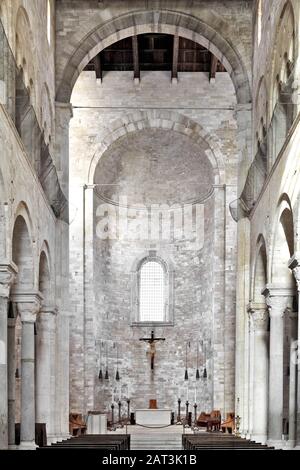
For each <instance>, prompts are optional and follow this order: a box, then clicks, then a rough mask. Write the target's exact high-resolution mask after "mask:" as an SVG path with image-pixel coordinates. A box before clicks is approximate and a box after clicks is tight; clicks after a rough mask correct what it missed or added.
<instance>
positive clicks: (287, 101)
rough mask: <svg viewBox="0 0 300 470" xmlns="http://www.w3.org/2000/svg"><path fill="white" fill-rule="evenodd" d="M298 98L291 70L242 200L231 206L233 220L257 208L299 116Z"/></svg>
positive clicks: (253, 165)
mask: <svg viewBox="0 0 300 470" xmlns="http://www.w3.org/2000/svg"><path fill="white" fill-rule="evenodd" d="M297 98H298V97H297V81H296V80H295V71H294V70H292V71H291V73H290V76H289V78H288V80H287V82H286V83H285V84H284V85H283V86H282V89H281V91H280V94H279V97H278V101H277V103H276V106H275V107H274V111H273V115H272V119H271V122H270V125H269V128H268V130H267V132H266V135H265V136H264V138H263V140H261V141H260V142H259V144H258V148H257V152H256V154H255V157H254V159H253V161H252V163H251V165H250V168H249V170H248V174H247V178H246V182H245V186H244V189H243V191H242V194H241V196H240V198H239V199H237V200H236V201H233V202H232V203H231V204H230V212H231V215H232V217H233V218H234V220H236V221H238V220H240V219H241V218H243V217H247V216H248V215H249V214H250V212H251V210H252V208H253V207H254V206H255V204H256V201H257V199H258V197H259V195H260V193H261V191H262V189H263V186H264V183H265V180H266V177H267V175H268V173H269V172H270V170H271V168H272V166H273V164H274V162H275V161H276V159H277V157H278V155H279V154H280V152H281V150H282V148H283V146H284V143H285V141H286V138H287V136H288V133H289V131H290V129H291V127H292V125H293V123H294V121H295V119H296V117H297V116H296V112H297V106H296V105H297Z"/></svg>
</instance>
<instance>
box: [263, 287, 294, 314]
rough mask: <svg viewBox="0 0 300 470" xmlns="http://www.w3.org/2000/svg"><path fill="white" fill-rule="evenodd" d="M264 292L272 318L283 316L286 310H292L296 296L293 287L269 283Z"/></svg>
mask: <svg viewBox="0 0 300 470" xmlns="http://www.w3.org/2000/svg"><path fill="white" fill-rule="evenodd" d="M262 294H263V295H264V296H265V298H266V304H267V306H268V309H269V314H270V317H271V318H274V317H278V318H282V317H283V316H284V314H285V312H286V311H290V310H291V307H292V302H293V296H294V291H293V289H290V288H286V287H278V286H273V285H271V284H268V285H266V287H265V289H264V290H263V291H262Z"/></svg>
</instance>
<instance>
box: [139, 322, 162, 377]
mask: <svg viewBox="0 0 300 470" xmlns="http://www.w3.org/2000/svg"><path fill="white" fill-rule="evenodd" d="M165 339H166V338H155V337H154V331H153V330H152V331H151V337H150V338H140V341H146V342H147V343H149V345H150V358H151V370H152V372H153V371H154V358H155V352H156V351H155V343H156V342H157V341H165Z"/></svg>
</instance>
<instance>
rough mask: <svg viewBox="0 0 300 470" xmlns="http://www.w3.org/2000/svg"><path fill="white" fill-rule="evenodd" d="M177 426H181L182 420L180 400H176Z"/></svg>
mask: <svg viewBox="0 0 300 470" xmlns="http://www.w3.org/2000/svg"><path fill="white" fill-rule="evenodd" d="M177 424H182V420H181V399H180V398H178V413H177Z"/></svg>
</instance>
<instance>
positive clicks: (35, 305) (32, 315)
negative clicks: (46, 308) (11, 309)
mask: <svg viewBox="0 0 300 470" xmlns="http://www.w3.org/2000/svg"><path fill="white" fill-rule="evenodd" d="M11 297H12V301H13V302H15V303H16V304H17V309H18V312H19V314H20V316H21V321H22V323H34V322H35V321H36V315H37V313H38V312H39V311H40V309H41V303H42V300H43V297H42V295H41V293H40V292H14V293H13V294H12V296H11Z"/></svg>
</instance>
